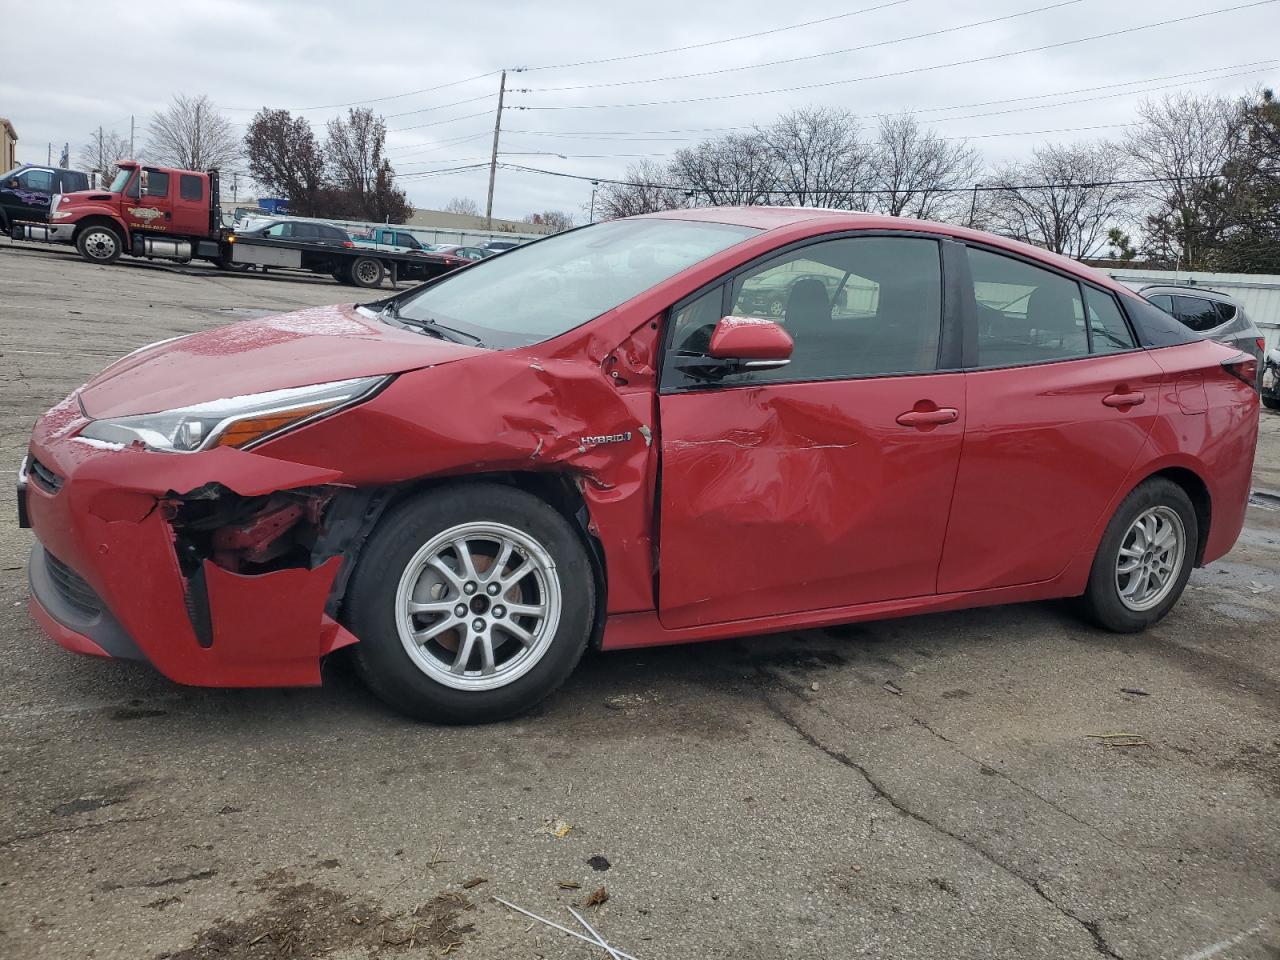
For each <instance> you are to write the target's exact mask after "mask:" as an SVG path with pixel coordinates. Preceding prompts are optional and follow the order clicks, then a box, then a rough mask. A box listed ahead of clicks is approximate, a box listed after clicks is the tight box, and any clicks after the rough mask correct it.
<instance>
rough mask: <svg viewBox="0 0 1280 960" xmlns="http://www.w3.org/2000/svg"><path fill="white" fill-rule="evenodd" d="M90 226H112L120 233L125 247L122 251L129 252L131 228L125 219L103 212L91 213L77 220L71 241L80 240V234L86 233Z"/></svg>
mask: <svg viewBox="0 0 1280 960" xmlns="http://www.w3.org/2000/svg"><path fill="white" fill-rule="evenodd" d="M90 227H110V228H111V229H112V230H114V231H115V232H116V233H117V234H119V235H120V244H121V246H122V247H123V248H124V249H123V250H121V253H127V252H128V250H129V228H128V227H126V226H125V225H124V223H123V221H121V220H118V219H116V218H115V217H111V216H107V215H106V214H103V213H95V214H91V215H90V216H87V217H83V218H82V219H80V220H77V221H76V228H75V230H74V231H72V234H71V242H72V243H74V242H75V241H77V240H79V239H80V234H82V233H84V231H86V230H88V229H89V228H90Z"/></svg>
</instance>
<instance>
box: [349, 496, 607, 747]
mask: <svg viewBox="0 0 1280 960" xmlns="http://www.w3.org/2000/svg"><path fill="white" fill-rule="evenodd" d="M595 603H596V596H595V581H594V578H593V573H592V568H591V561H590V559H589V558H588V556H587V551H586V547H585V545H584V544H583V542H582V539H581V537H580V536H579V535H578V534H577V532H576V531H575V530H574V529H573V527H572V526H571V525H570V524H569V522H568V521H567V520H566V519H565V518H564V517H563V516H561V514H560V513H559V512H558V511H556V510H555V509H554V508H553V507H551V505H550V504H548V503H546V502H545V501H543V500H540V499H538V498H537V497H535V496H533V495H532V494H529V493H526V492H524V491H523V490H517V489H515V488H513V487H509V486H505V485H501V484H489V483H486V484H467V485H458V486H453V487H444V488H438V489H436V490H433V491H431V492H430V493H428V494H426V495H425V496H422V497H418V498H415V499H412V500H409V501H406V502H405V503H403V504H402V505H401V506H399V507H398V508H396V509H395V510H393V511H392V512H391V513H389V514H388V515H387V516H386V517H385V518H384V519H383V520H382V522H381V523H379V525H378V527H377V528H376V529H375V530H374V533H373V536H372V537H371V538H370V539H369V541H368V543H367V545H366V546H365V547H364V549H363V551H362V552H361V556H360V561H359V563H358V565H357V566H356V569H355V572H354V574H353V576H352V579H351V585H350V589H349V590H348V592H347V603H346V620H347V622H348V624H349V625H350V627H351V630H352V632H353V633H354V634H355V635H356V636H357V637H359V638H360V642H359V643H358V644H356V646H355V648H354V650H353V653H354V656H355V663H356V667H357V669H358V670H359V672H360V674H361V676H362V677H363V678H364V680H365V683H366V684H368V686H369V688H370V689H371V690H372V691H373V692H374V693H375V694H376V695H377V696H378V697H380V698H381V699H382V700H384V701H385V702H386V703H387V704H389V705H390V706H392V707H394V708H395V709H397V710H399V711H401V712H403V713H406V714H409V715H410V716H413V717H417V718H418V719H422V720H431V721H434V722H436V723H485V722H488V721H491V720H501V719H503V718H504V717H509V716H512V715H513V714H517V713H521V712H523V711H525V710H528V709H529V708H530V707H532V706H533V705H534V704H536V703H538V702H539V701H540V700H542V699H543V698H544V697H546V696H548V695H549V694H550V693H551V692H552V691H554V690H555V689H556V688H557V687H559V686H560V684H562V683H563V682H564V681H565V679H566V678H567V677H568V676H569V674H570V673H572V672H573V669H574V667H575V666H577V664H578V661H579V659H581V657H582V653H583V651H584V650H585V649H586V645H587V639H588V637H589V635H590V633H591V624H592V618H593V613H594V610H595Z"/></svg>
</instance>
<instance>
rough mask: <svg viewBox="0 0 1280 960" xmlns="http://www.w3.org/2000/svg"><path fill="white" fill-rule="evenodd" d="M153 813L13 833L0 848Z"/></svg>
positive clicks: (132, 820)
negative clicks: (73, 825)
mask: <svg viewBox="0 0 1280 960" xmlns="http://www.w3.org/2000/svg"><path fill="white" fill-rule="evenodd" d="M154 819H155V817H154V816H153V815H150V814H148V815H147V816H142V817H116V818H115V819H114V820H96V821H94V822H93V823H82V824H80V825H78V826H75V827H50V828H49V829H48V830H32V831H31V832H30V833H15V834H14V835H13V836H11V837H6V838H5V839H3V840H0V850H3V849H4V848H5V847H11V846H13V845H14V844H15V843H21V842H22V841H24V840H38V839H40V838H41V837H48V836H51V835H52V834H55V833H78V832H79V831H81V830H100V829H102V828H103V827H109V826H111V825H112V824H114V823H141V822H142V821H143V820H154Z"/></svg>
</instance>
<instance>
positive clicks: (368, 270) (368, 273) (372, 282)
mask: <svg viewBox="0 0 1280 960" xmlns="http://www.w3.org/2000/svg"><path fill="white" fill-rule="evenodd" d="M382 273H383V270H382V263H381V261H378V260H375V259H373V258H372V257H357V258H356V260H355V262H354V263H352V264H351V282H352V283H354V284H355V285H356V286H357V287H380V286H382Z"/></svg>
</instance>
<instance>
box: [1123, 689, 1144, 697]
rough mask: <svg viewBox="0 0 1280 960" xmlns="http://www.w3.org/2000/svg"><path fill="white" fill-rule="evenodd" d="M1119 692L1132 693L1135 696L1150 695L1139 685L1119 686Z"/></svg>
mask: <svg viewBox="0 0 1280 960" xmlns="http://www.w3.org/2000/svg"><path fill="white" fill-rule="evenodd" d="M1120 692H1121V693H1131V694H1133V695H1134V696H1135V697H1149V696H1151V694H1149V693H1147V691H1145V690H1143V689H1142V688H1141V687H1121V688H1120Z"/></svg>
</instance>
